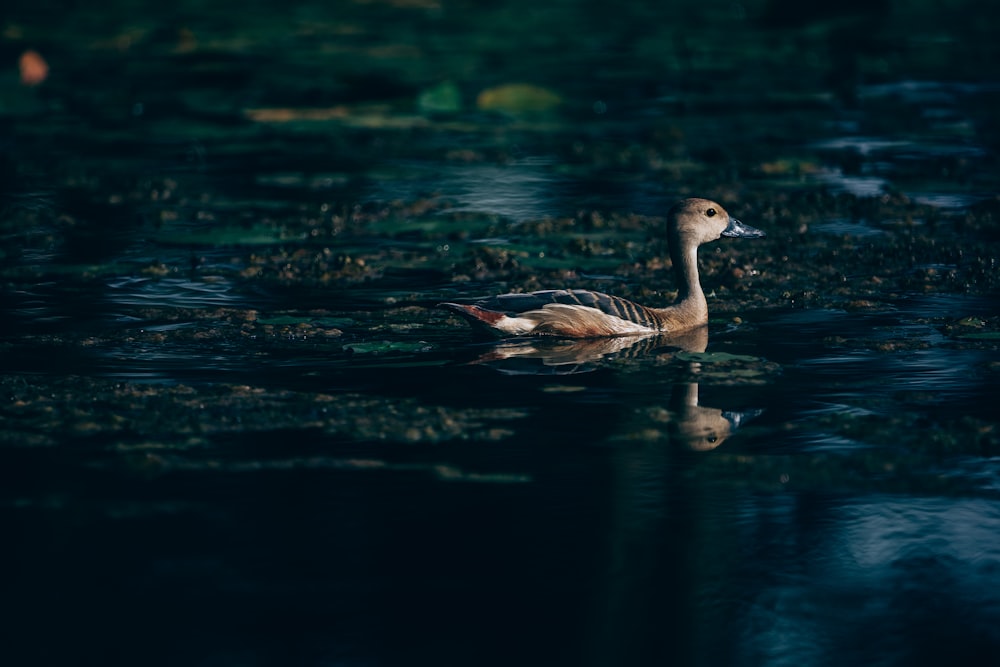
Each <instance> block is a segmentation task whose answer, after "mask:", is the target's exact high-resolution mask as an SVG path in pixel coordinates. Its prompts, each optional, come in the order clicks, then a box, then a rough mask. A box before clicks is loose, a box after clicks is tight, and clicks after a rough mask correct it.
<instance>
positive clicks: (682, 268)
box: [670, 238, 708, 326]
mask: <svg viewBox="0 0 1000 667" xmlns="http://www.w3.org/2000/svg"><path fill="white" fill-rule="evenodd" d="M670 260H671V261H672V262H673V264H674V275H675V276H676V278H677V300H676V301H675V302H674V305H672V306H671V307H670V309H671V310H675V311H677V313H678V314H679V315H681V316H682V317H683V318H684V320H685V321H686V323H688V324H689V325H690V326H696V325H701V324H705V323H706V322H708V302H706V301H705V293H704V292H703V291H702V290H701V282H700V281H699V280H698V247H697V246H689V247H684V246H682V245H681V244H680V242H679V240H678V239H676V238H675V239H671V244H670Z"/></svg>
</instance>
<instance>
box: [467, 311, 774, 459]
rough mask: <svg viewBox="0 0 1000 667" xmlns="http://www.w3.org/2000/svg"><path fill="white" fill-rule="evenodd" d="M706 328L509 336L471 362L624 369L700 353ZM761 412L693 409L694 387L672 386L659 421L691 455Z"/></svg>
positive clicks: (529, 370) (557, 371)
mask: <svg viewBox="0 0 1000 667" xmlns="http://www.w3.org/2000/svg"><path fill="white" fill-rule="evenodd" d="M707 348H708V327H699V328H697V329H693V330H689V331H686V332H684V333H682V334H675V335H665V334H650V335H646V336H618V337H610V338H585V339H570V338H542V337H531V338H513V339H506V340H504V341H502V342H500V343H497V344H495V345H493V346H492V347H491V348H490V350H489V351H488V352H485V353H483V354H481V355H480V356H479V357H478V358H477V359H475V360H474V361H472V362H471V363H473V364H483V365H487V366H490V367H491V368H493V369H494V370H496V371H498V372H500V373H503V374H506V375H559V376H563V375H574V374H579V373H588V372H592V371H596V370H598V369H600V368H603V367H607V366H608V365H610V364H620V365H627V364H628V363H629V362H631V361H636V362H637V363H638V362H642V363H647V362H648V360H649V359H656V360H660V361H670V360H671V358H672V357H673V355H674V354H675V353H676V352H678V351H683V352H699V353H700V352H705V350H706V349H707ZM688 363H689V366H688V367H687V370H689V371H690V373H687V374H686V375H688V376H692V375H693V376H696V375H697V373H698V372H699V370H700V366H701V364H700V363H698V362H688ZM762 412H763V411H762V410H743V411H733V410H721V409H719V408H712V407H706V406H702V405H699V403H698V383H697V382H692V381H685V382H678V383H676V385H675V387H674V390H673V391H672V393H671V396H670V400H669V402H668V404H667V412H666V415H665V417H664V418H657V421H659V422H664V421H665V422H666V424H667V432H668V433H669V434H670V438H671V441H673V442H676V443H679V444H680V445H681V446H683V447H686V448H687V449H690V450H692V451H699V452H703V451H708V450H711V449H715V448H716V447H718V446H719V445H721V444H722V443H723V442H725V441H726V439H727V438H728V437H729V436H731V435H732V434H733V433H734V432H735V431H736V430H737V429H738V428H739V427H740V426H741V425H743V424H745V423H746V422H747V421H749V420H750V419H752V418H754V417H756V416H758V415H760V414H761V413H762Z"/></svg>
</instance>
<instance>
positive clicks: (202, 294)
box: [108, 276, 247, 308]
mask: <svg viewBox="0 0 1000 667" xmlns="http://www.w3.org/2000/svg"><path fill="white" fill-rule="evenodd" d="M108 288H109V290H108V299H109V300H110V301H111V302H112V303H117V304H120V305H123V306H140V307H151V306H155V307H161V308H205V307H221V306H230V307H236V306H241V305H245V304H246V303H247V299H246V298H245V297H243V296H242V295H239V294H236V293H234V286H233V283H232V282H231V281H229V280H228V279H226V278H222V277H206V278H204V279H202V280H187V279H184V278H144V277H136V276H127V277H123V278H117V279H115V280H112V281H111V282H109V283H108Z"/></svg>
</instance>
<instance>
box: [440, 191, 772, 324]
mask: <svg viewBox="0 0 1000 667" xmlns="http://www.w3.org/2000/svg"><path fill="white" fill-rule="evenodd" d="M667 235H668V240H669V243H670V258H671V260H672V262H673V266H674V273H675V274H676V276H677V282H678V293H677V300H676V302H675V303H674V304H673V305H671V306H668V307H666V308H649V307H647V306H641V305H639V304H637V303H633V302H632V301H628V300H626V299H622V298H621V297H617V296H610V295H608V294H603V293H601V292H591V291H588V290H543V291H540V292H529V293H526V294H502V295H500V296H493V297H487V298H484V299H479V300H476V301H474V302H472V303H469V304H461V303H443V304H441V306H442V307H444V308H448V309H450V310H453V311H455V312H457V313H458V314H459V315H462V316H463V317H465V318H466V319H467V320H468V321H469V322H471V323H472V324H473V325H475V326H478V327H481V328H485V329H486V330H489V331H491V332H493V333H494V334H497V335H501V336H537V335H550V336H566V337H570V338H593V337H599V336H625V335H636V334H650V333H657V332H664V333H676V332H681V331H687V330H690V329H693V328H695V327H700V326H704V325H705V324H707V323H708V302H707V301H706V300H705V293H704V292H703V291H702V289H701V282H700V281H699V279H698V247H699V246H700V245H702V244H703V243H709V242H711V241H715V240H716V239H718V238H719V237H721V236H731V237H742V238H759V237H762V236H764V232H762V231H760V230H759V229H755V228H753V227H750V226H748V225H744V224H743V223H741V222H740V221H739V220H737V219H736V218H733V217H730V215H729V214H728V213H726V210H725V209H724V208H722V207H721V206H719V205H718V204H716V203H715V202H712V201H709V200H707V199H684V200H682V201H680V202H678V203H677V204H675V205H674V206H673V207H672V208H671V209H670V211H669V212H668V213H667Z"/></svg>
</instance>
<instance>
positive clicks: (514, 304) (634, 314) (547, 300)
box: [476, 289, 657, 329]
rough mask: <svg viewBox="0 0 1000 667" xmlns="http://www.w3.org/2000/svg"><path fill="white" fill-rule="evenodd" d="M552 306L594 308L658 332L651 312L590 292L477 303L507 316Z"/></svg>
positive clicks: (501, 297)
mask: <svg viewBox="0 0 1000 667" xmlns="http://www.w3.org/2000/svg"><path fill="white" fill-rule="evenodd" d="M551 304H559V305H562V306H569V307H571V308H572V307H584V308H595V309H597V310H599V311H601V312H602V313H604V314H605V315H611V316H612V317H617V318H620V319H622V320H625V321H626V322H631V323H633V324H637V325H639V326H643V327H649V328H651V329H655V328H656V326H657V321H656V319H655V318H654V316H653V314H652V312H651V311H650V309H649V308H646V307H645V306H640V305H639V304H637V303H634V302H632V301H629V300H628V299H623V298H621V297H619V296H611V295H610V294H604V293H603V292H592V291H590V290H582V289H574V290H566V289H555V290H542V291H540V292H527V293H524V294H501V295H499V296H494V297H489V298H487V299H482V300H480V301H477V302H476V305H477V306H479V307H480V308H485V309H487V310H493V311H497V312H502V313H505V314H507V315H519V314H522V313H526V312H528V311H532V310H539V309H541V308H545V307H546V306H549V305H551Z"/></svg>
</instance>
